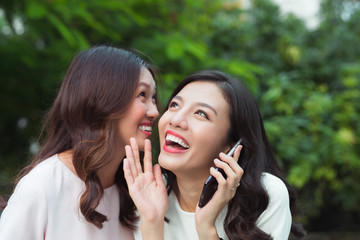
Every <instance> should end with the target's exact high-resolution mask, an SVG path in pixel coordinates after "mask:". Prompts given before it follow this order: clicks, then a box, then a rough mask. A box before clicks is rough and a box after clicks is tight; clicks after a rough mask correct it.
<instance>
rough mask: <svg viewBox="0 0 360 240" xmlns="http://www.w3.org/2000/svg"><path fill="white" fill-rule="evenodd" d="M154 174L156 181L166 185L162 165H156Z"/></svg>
mask: <svg viewBox="0 0 360 240" xmlns="http://www.w3.org/2000/svg"><path fill="white" fill-rule="evenodd" d="M154 175H155V181H156V183H157V184H158V185H163V186H165V183H164V179H163V177H162V174H161V168H160V165H159V164H156V165H155V166H154Z"/></svg>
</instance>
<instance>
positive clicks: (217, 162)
mask: <svg viewBox="0 0 360 240" xmlns="http://www.w3.org/2000/svg"><path fill="white" fill-rule="evenodd" d="M214 164H215V166H216V167H218V168H221V169H222V170H224V172H225V174H226V176H227V178H228V179H234V178H236V173H235V172H234V171H233V170H232V169H231V167H230V166H229V164H228V163H226V162H224V161H221V160H219V159H217V158H216V159H214Z"/></svg>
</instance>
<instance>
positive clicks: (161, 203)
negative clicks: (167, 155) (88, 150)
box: [124, 138, 168, 239]
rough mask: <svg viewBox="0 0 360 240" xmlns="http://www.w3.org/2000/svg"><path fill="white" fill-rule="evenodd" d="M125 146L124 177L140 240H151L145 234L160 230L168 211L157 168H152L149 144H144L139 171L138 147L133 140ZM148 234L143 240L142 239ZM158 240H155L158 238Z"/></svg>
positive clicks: (160, 176) (164, 189)
mask: <svg viewBox="0 0 360 240" xmlns="http://www.w3.org/2000/svg"><path fill="white" fill-rule="evenodd" d="M130 145H131V146H129V145H126V146H125V152H126V158H125V159H124V175H125V179H126V182H127V185H128V188H129V193H130V196H131V198H132V199H133V201H134V203H135V205H136V207H137V209H138V211H139V214H140V219H141V230H142V232H143V239H151V237H150V236H151V234H150V233H149V232H147V231H148V230H149V231H153V229H154V227H156V228H157V229H158V230H159V227H160V228H161V227H162V228H163V224H164V216H165V212H166V210H167V208H168V195H167V191H166V187H165V184H164V180H163V178H162V175H161V169H160V166H159V164H156V165H155V166H154V167H153V165H152V156H151V143H150V140H148V139H146V140H145V149H144V151H145V154H144V170H143V169H142V167H141V162H140V154H139V149H138V145H137V143H136V140H135V139H134V138H131V139H130ZM144 231H145V232H146V233H149V235H148V236H147V238H145V237H144V235H145V234H146V233H145V232H144ZM158 239H159V238H158Z"/></svg>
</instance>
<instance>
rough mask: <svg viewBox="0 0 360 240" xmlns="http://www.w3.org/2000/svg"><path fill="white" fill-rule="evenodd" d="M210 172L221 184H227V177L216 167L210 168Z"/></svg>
mask: <svg viewBox="0 0 360 240" xmlns="http://www.w3.org/2000/svg"><path fill="white" fill-rule="evenodd" d="M210 174H211V175H212V176H213V177H214V178H215V179H216V181H217V182H218V185H219V186H225V185H226V179H225V178H224V176H223V175H222V174H221V172H219V171H218V170H216V169H215V168H214V167H211V168H210Z"/></svg>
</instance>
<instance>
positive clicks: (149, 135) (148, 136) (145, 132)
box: [139, 121, 153, 138]
mask: <svg viewBox="0 0 360 240" xmlns="http://www.w3.org/2000/svg"><path fill="white" fill-rule="evenodd" d="M152 124H153V123H152V122H150V121H147V122H142V123H140V124H139V126H152ZM139 130H140V131H141V132H142V133H144V134H145V135H146V137H147V138H150V137H151V132H148V131H144V130H141V129H139Z"/></svg>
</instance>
